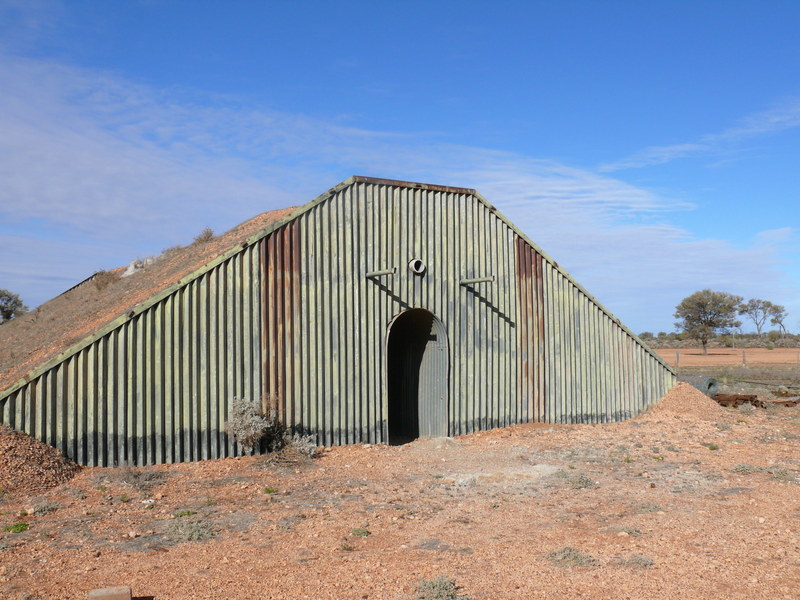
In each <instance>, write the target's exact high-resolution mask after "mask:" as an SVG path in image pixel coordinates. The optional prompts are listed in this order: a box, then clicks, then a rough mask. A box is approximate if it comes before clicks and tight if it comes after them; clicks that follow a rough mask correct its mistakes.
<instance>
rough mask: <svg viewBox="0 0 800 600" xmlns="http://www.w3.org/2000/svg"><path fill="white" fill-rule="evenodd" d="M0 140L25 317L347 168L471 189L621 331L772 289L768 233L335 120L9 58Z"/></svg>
mask: <svg viewBox="0 0 800 600" xmlns="http://www.w3.org/2000/svg"><path fill="white" fill-rule="evenodd" d="M767 121H768V119H763V120H762V121H761V125H759V124H758V122H755V121H754V122H753V123H752V124H750V125H748V127H749V128H750V130H753V131H755V129H756V128H757V127H759V126H760V127H766V126H767V125H766V124H765V123H766V122H767ZM774 121H775V122H776V123H778V122H783V123H785V122H788V117H784V118H777V117H776V118H775V119H774ZM775 126H776V127H777V126H778V125H775ZM742 127H745V125H742ZM0 131H3V132H4V135H3V136H1V137H0V180H2V181H3V186H2V187H0V264H2V265H4V266H3V267H2V268H0V287H5V288H9V289H13V290H15V291H17V292H20V293H22V295H23V297H24V298H25V299H26V300H27V301H28V303H29V304H34V305H35V304H38V303H40V302H42V301H44V300H45V299H47V298H48V297H51V296H53V295H55V294H57V293H60V292H61V291H63V290H64V289H66V288H67V287H69V286H70V285H71V284H72V283H74V282H77V281H78V280H80V279H82V278H84V277H86V276H87V275H89V274H90V273H92V272H94V271H95V270H97V269H100V268H110V267H114V266H118V265H120V264H124V263H126V262H128V261H129V260H131V259H133V258H136V257H137V256H146V255H149V254H152V253H154V252H158V251H159V250H161V249H163V248H165V247H168V246H171V245H173V244H175V243H181V242H187V241H189V240H191V239H192V237H193V236H194V234H196V233H197V232H198V231H199V230H200V229H201V228H202V227H204V226H206V225H209V226H211V227H213V228H214V229H215V230H218V231H222V230H225V229H227V228H229V227H230V226H232V225H234V224H236V223H238V222H240V221H242V220H244V219H246V218H249V217H251V216H253V215H254V214H256V213H259V212H262V211H264V210H269V209H272V208H276V207H279V206H286V205H290V204H296V203H299V202H304V201H306V200H308V199H310V198H312V197H313V196H315V195H317V194H318V193H320V192H321V191H323V190H324V189H326V188H327V187H328V186H330V185H333V184H335V183H337V182H338V181H340V180H342V179H344V178H345V177H347V176H348V175H351V174H356V173H358V174H365V175H374V176H378V177H391V178H396V179H411V180H417V181H428V182H432V183H443V184H450V185H458V186H468V187H475V188H476V189H478V190H479V191H480V192H481V193H483V194H484V195H485V196H486V197H487V198H488V199H489V200H490V201H491V202H493V203H494V204H496V205H497V207H498V208H499V209H500V210H501V211H502V212H504V213H506V214H507V215H508V217H509V218H510V219H511V220H512V221H513V222H515V223H516V224H517V225H519V226H520V227H521V229H522V230H523V231H525V232H526V233H527V234H529V235H530V236H531V237H532V238H533V239H534V241H536V242H537V243H538V244H539V245H541V246H542V247H543V248H544V249H545V250H546V251H547V252H548V253H550V254H551V255H552V256H553V257H554V258H555V259H556V260H558V261H559V263H561V264H562V265H564V266H565V267H566V268H567V269H568V270H569V271H570V272H572V273H573V274H574V275H575V276H576V278H577V279H578V280H579V281H581V282H582V283H583V284H584V285H585V286H586V287H587V288H588V289H589V290H590V291H591V292H592V293H593V294H595V295H596V296H597V297H598V298H600V299H601V300H602V301H603V302H605V303H606V304H607V305H608V306H609V307H610V308H611V309H612V310H613V311H614V312H616V313H617V314H618V316H620V317H621V318H623V320H625V321H627V322H629V323H630V324H631V326H632V327H634V328H637V327H648V328H653V327H659V325H656V324H654V323H653V321H654V320H655V321H657V322H660V323H662V325H660V327H662V328H668V326H669V324H670V323H671V319H670V317H669V315H670V314H671V312H672V310H673V308H674V306H675V304H677V302H678V301H679V300H680V299H681V298H682V297H683V296H685V295H688V294H689V293H691V292H693V291H695V290H696V289H700V288H702V287H716V288H719V289H725V290H728V291H732V292H735V293H739V294H742V295H748V294H750V291H749V290H750V289H755V288H756V287H757V286H758V285H762V284H768V285H770V286H773V287H776V286H778V287H779V286H780V285H783V283H782V279H781V275H780V273H779V272H778V271H776V269H775V263H776V260H777V259H776V250H775V248H776V244H777V243H778V238H780V236H781V235H783V234H779V233H773V234H770V235H766V234H765V235H764V236H762V237H759V239H758V240H754V241H753V242H752V243H751V244H750V245H749V247H746V248H744V249H741V248H734V247H732V246H731V245H730V244H727V243H725V242H722V241H717V240H709V239H697V238H694V237H692V236H691V235H689V234H688V233H687V232H686V231H684V230H681V229H679V228H677V227H674V226H671V225H669V216H670V214H671V213H673V212H674V211H676V210H689V209H691V206H690V205H689V204H687V203H685V202H683V201H678V200H674V199H670V198H664V197H661V196H659V195H656V194H654V193H652V192H650V191H647V190H644V189H641V188H638V187H636V186H632V185H630V184H627V183H625V182H623V181H620V180H619V179H616V178H614V177H612V176H610V175H608V174H602V173H601V174H598V173H594V172H590V171H587V170H583V169H578V168H574V167H571V166H567V165H564V164H560V163H557V162H553V161H548V160H541V159H534V158H530V157H523V156H519V155H517V154H513V153H509V152H503V151H498V150H491V149H484V148H475V147H468V146H456V145H452V144H447V143H444V142H443V141H442V140H441V139H439V138H437V137H436V136H435V135H431V134H427V133H419V132H381V131H370V130H364V129H359V128H357V127H348V126H342V125H341V124H339V123H336V122H326V121H322V120H319V119H311V118H308V117H306V116H303V115H296V114H289V113H285V112H281V111H275V110H270V109H264V108H263V107H254V106H251V105H245V104H243V103H241V102H238V101H237V100H236V99H232V98H215V97H207V96H205V97H203V96H201V95H200V94H198V93H195V92H191V91H187V90H156V89H152V88H149V87H147V86H143V85H138V84H135V83H132V82H129V81H126V80H124V79H121V78H119V77H116V76H114V75H113V74H109V73H100V72H95V71H89V70H84V69H78V68H75V67H70V66H65V65H61V64H57V63H53V62H45V61H38V60H33V59H23V58H19V57H15V56H11V55H6V56H1V57H0ZM731 135H733V134H731ZM742 272H747V273H748V277H747V278H746V280H744V279H743V278H742V277H741V275H740V274H741V273H742ZM762 289H763V288H762ZM776 300H778V298H776ZM799 308H800V307H799Z"/></svg>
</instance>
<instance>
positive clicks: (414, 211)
mask: <svg viewBox="0 0 800 600" xmlns="http://www.w3.org/2000/svg"><path fill="white" fill-rule="evenodd" d="M415 258H417V259H420V260H422V261H423V263H425V265H426V270H425V272H424V274H422V275H418V274H414V273H412V272H411V271H410V270H409V267H408V265H409V261H411V260H412V259H415ZM410 308H422V309H425V310H427V311H429V312H430V313H432V314H433V315H434V316H435V317H436V318H437V319H438V320H439V322H440V323H441V327H442V329H443V331H444V333H445V334H446V339H447V341H448V344H447V350H446V351H447V353H448V361H447V363H448V364H449V369H448V373H447V374H446V375H442V376H443V377H446V382H445V385H447V386H448V387H447V390H446V392H447V393H446V397H447V408H446V411H445V412H444V414H446V416H447V423H446V430H447V432H448V433H449V434H450V435H455V434H461V433H467V432H470V431H474V430H476V429H486V428H490V427H496V426H504V425H509V424H512V423H521V422H526V421H530V420H538V421H547V422H554V423H559V422H602V421H607V420H614V419H620V418H626V417H629V416H632V415H634V414H636V413H638V412H640V411H641V410H643V409H644V408H646V407H647V406H649V405H651V404H652V403H653V402H655V401H656V400H657V399H658V398H659V397H660V396H661V395H663V393H665V392H666V391H667V390H668V389H669V387H671V385H672V384H673V383H674V373H673V372H672V370H671V369H670V368H669V367H668V366H666V364H665V363H663V361H661V360H660V359H659V358H658V357H657V356H655V355H654V354H653V353H652V352H651V351H650V350H649V349H647V348H646V346H644V345H643V344H642V343H641V342H640V341H639V340H638V338H636V336H635V335H633V334H632V333H631V332H630V331H629V330H628V329H626V328H625V327H624V326H622V325H621V324H620V323H619V321H618V319H616V318H615V317H614V316H613V315H612V314H611V313H610V312H609V311H608V310H607V309H605V308H604V307H603V306H602V305H600V304H599V303H598V302H597V301H596V300H595V299H594V298H593V297H592V296H590V295H589V294H588V292H586V290H585V289H583V288H582V287H581V286H580V285H578V284H577V283H576V282H575V281H574V280H573V279H572V278H571V277H570V276H569V275H568V274H567V273H566V272H565V271H564V270H563V269H561V268H560V267H559V266H558V265H557V264H556V263H555V262H554V261H553V260H552V259H551V258H550V257H549V256H547V255H546V254H545V253H544V252H542V250H541V249H540V248H538V247H537V246H536V245H535V244H533V243H532V242H531V241H530V240H529V239H528V238H527V237H525V236H524V235H523V234H522V233H521V232H520V231H518V230H517V229H515V228H514V227H513V226H512V225H511V224H510V223H509V222H508V221H507V220H506V219H505V218H504V217H503V216H502V215H500V214H499V213H498V212H497V211H496V210H495V209H494V207H492V206H491V205H490V204H489V203H488V202H486V201H485V199H483V198H482V197H481V196H480V195H478V194H477V193H476V192H474V190H466V189H458V188H444V187H440V186H425V185H419V184H405V183H401V182H391V181H385V180H368V179H365V178H351V179H350V180H348V181H346V182H344V183H343V184H340V185H339V186H337V187H335V188H333V189H332V190H330V191H329V192H328V193H326V194H323V195H322V196H320V197H318V198H317V199H315V200H314V201H312V202H310V203H309V204H307V205H306V206H304V207H301V208H300V209H298V210H297V211H295V212H294V213H292V215H290V216H289V217H287V218H286V219H283V220H281V221H279V222H277V223H276V224H274V225H273V226H270V227H268V228H266V229H264V230H262V231H261V232H259V233H258V234H256V235H253V236H251V237H250V238H248V240H246V242H245V243H244V244H242V245H241V246H236V247H234V248H231V249H230V250H229V251H227V252H225V253H223V254H222V255H221V256H220V257H219V258H217V259H215V260H213V261H211V262H209V263H208V264H207V265H205V266H204V267H203V268H201V269H198V270H197V271H195V272H194V273H192V274H191V275H189V276H187V277H184V278H183V279H181V280H180V281H178V282H176V283H175V284H174V285H172V286H171V287H169V288H168V289H166V290H165V291H164V292H161V293H159V294H157V295H155V296H154V297H153V298H151V299H150V300H148V301H146V302H144V303H142V304H140V305H139V306H137V307H136V308H135V309H134V310H133V311H131V312H130V313H129V314H128V315H124V316H121V317H119V318H117V319H116V320H114V321H113V322H111V323H109V324H108V325H106V326H105V327H102V328H101V329H100V330H99V331H98V332H97V333H96V334H95V335H92V336H90V337H87V338H86V339H84V340H82V341H81V342H80V343H78V344H76V345H74V346H73V347H72V348H70V349H68V350H67V351H65V352H64V353H62V354H61V355H59V356H58V357H57V358H56V359H54V360H52V361H50V362H48V363H47V364H45V365H42V366H41V367H39V368H38V369H36V370H34V371H32V372H31V373H30V374H29V375H28V376H27V377H26V378H24V379H23V380H20V381H19V382H17V383H16V384H15V385H14V386H12V387H11V388H8V389H6V390H5V391H3V392H2V393H0V421H1V422H3V423H7V424H9V425H11V426H12V427H15V428H16V429H19V430H22V431H25V432H27V433H30V434H31V435H34V436H35V437H37V438H39V439H42V440H44V441H46V442H47V443H50V444H52V445H54V446H56V447H58V448H60V449H62V450H63V451H64V452H65V454H67V455H68V456H70V457H71V458H74V459H76V460H77V461H78V462H82V463H85V464H101V465H110V464H119V463H122V462H135V463H139V464H146V463H160V462H174V461H186V460H200V459H205V458H214V457H219V456H230V455H236V454H239V453H241V450H240V448H239V447H238V446H237V445H236V444H235V443H234V442H233V440H232V439H231V438H230V437H229V436H227V435H226V434H225V433H224V430H223V429H224V422H225V420H226V418H227V415H228V412H229V410H230V402H231V400H232V399H233V397H234V396H245V397H247V398H260V399H261V400H262V403H263V404H264V405H265V406H269V407H272V408H274V409H275V410H276V411H277V412H278V414H279V416H280V417H281V418H282V419H283V420H284V421H285V422H286V423H287V424H288V425H291V426H293V427H296V428H298V429H301V430H304V431H307V432H309V433H313V434H315V435H317V437H318V440H319V441H320V443H323V444H326V445H332V444H348V443H355V442H383V441H386V436H387V418H388V407H387V363H386V350H387V341H388V337H387V336H388V331H389V326H390V324H391V323H392V321H393V320H394V319H395V318H396V317H397V316H398V315H399V314H401V313H403V312H404V311H406V310H409V309H410ZM427 375H428V376H431V377H438V375H436V374H435V373H433V374H431V373H427ZM435 383H436V382H430V383H429V385H431V386H433V385H435Z"/></svg>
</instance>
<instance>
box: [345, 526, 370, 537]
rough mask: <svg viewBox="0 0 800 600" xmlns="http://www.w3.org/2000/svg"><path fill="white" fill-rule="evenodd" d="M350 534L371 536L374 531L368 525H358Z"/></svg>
mask: <svg viewBox="0 0 800 600" xmlns="http://www.w3.org/2000/svg"><path fill="white" fill-rule="evenodd" d="M350 535H352V536H353V537H369V536H371V535H372V532H371V531H370V530H369V529H367V528H366V527H356V528H355V529H353V530H352V531H351V532H350Z"/></svg>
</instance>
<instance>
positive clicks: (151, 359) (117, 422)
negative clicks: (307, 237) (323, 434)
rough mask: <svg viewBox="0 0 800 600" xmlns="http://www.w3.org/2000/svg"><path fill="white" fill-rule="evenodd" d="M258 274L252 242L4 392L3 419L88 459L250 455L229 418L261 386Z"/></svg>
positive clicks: (96, 462)
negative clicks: (235, 403) (227, 428)
mask: <svg viewBox="0 0 800 600" xmlns="http://www.w3.org/2000/svg"><path fill="white" fill-rule="evenodd" d="M259 281H260V276H259V254H258V250H257V249H254V248H252V247H251V248H247V249H244V250H243V251H242V252H240V253H239V254H236V255H234V256H233V257H231V258H229V259H228V260H226V261H224V262H222V263H220V264H219V265H217V266H216V267H214V268H213V269H211V270H209V271H207V272H206V273H204V274H203V275H201V276H200V277H198V278H196V279H194V280H193V281H191V282H189V283H187V284H186V285H185V286H183V287H182V288H180V289H178V290H177V291H175V292H174V293H172V294H171V295H169V296H167V297H166V298H164V299H162V300H161V301H159V302H157V303H156V304H154V305H153V306H151V307H149V308H147V309H145V310H143V311H142V312H141V313H139V314H136V315H134V316H132V317H131V318H130V319H129V320H127V321H126V322H124V323H123V324H121V325H120V326H118V327H117V328H116V329H114V330H112V331H110V332H108V333H107V334H105V335H103V336H102V337H100V338H98V339H97V340H95V341H93V342H92V343H90V344H89V345H88V346H86V347H85V348H83V349H82V350H80V351H78V352H76V353H75V354H73V355H72V356H70V357H68V358H66V359H65V360H63V361H62V362H61V363H59V364H57V365H56V366H54V367H53V368H51V369H49V370H47V371H45V372H44V373H43V374H41V375H39V376H38V377H36V378H34V379H32V380H31V381H30V382H29V383H28V384H26V385H24V386H23V387H21V388H20V389H18V390H17V391H16V392H13V393H12V394H11V395H10V396H8V397H7V398H5V399H4V400H3V401H0V402H2V403H1V404H0V422H2V423H4V424H7V425H9V426H10V427H13V428H14V429H17V430H19V431H23V432H25V433H27V434H29V435H31V436H33V437H35V438H37V439H39V440H41V441H43V442H45V443H48V444H50V445H53V446H55V447H56V448H58V449H60V450H61V451H62V452H63V453H64V454H65V455H66V456H67V457H69V458H71V459H72V460H74V461H76V462H78V463H80V464H85V465H101V466H110V465H118V464H123V463H133V464H153V463H164V462H179V461H190V460H199V459H205V458H217V457H223V456H232V455H238V454H242V449H241V448H240V447H239V446H238V445H237V444H236V443H234V441H233V440H232V439H231V438H230V437H229V436H228V435H227V434H226V433H225V432H224V430H223V425H224V422H225V420H226V419H227V415H228V411H229V408H230V403H231V401H232V399H233V398H234V396H239V397H247V398H259V397H260V395H261V391H262V390H261V375H260V373H261V348H260V337H261V336H260V328H261V324H260V323H261V315H260V309H259V307H260V288H259Z"/></svg>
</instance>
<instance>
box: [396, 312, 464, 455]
mask: <svg viewBox="0 0 800 600" xmlns="http://www.w3.org/2000/svg"><path fill="white" fill-rule="evenodd" d="M387 371H388V372H387V375H388V377H387V380H388V392H389V415H388V420H389V427H388V433H389V443H390V444H402V443H404V442H408V441H410V440H413V439H416V438H418V437H441V436H445V435H447V390H448V384H447V378H448V371H449V360H448V354H447V332H446V331H445V329H444V325H442V322H441V321H440V320H439V319H437V318H436V317H434V316H433V314H432V313H430V312H428V311H427V310H423V309H421V308H413V309H411V310H408V311H406V312H404V313H403V314H401V315H400V316H399V317H397V318H396V319H395V320H394V321H393V322H392V324H391V326H390V329H389V340H388V356H387Z"/></svg>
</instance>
